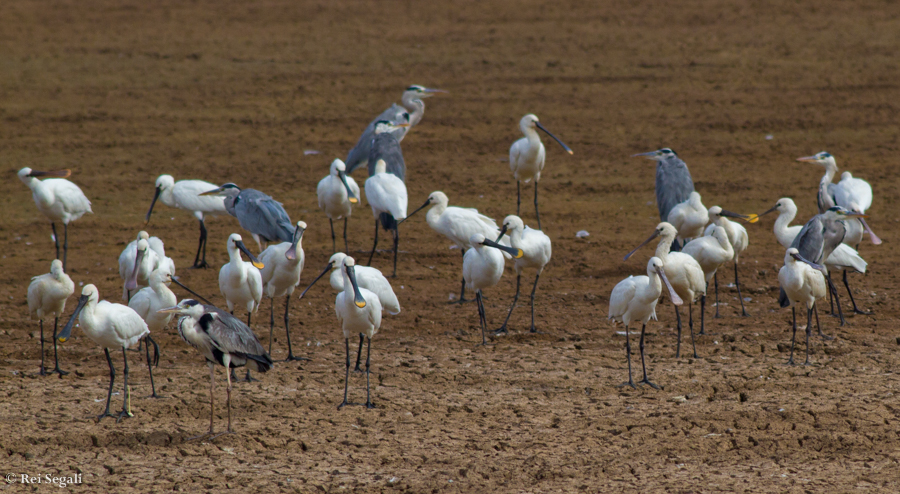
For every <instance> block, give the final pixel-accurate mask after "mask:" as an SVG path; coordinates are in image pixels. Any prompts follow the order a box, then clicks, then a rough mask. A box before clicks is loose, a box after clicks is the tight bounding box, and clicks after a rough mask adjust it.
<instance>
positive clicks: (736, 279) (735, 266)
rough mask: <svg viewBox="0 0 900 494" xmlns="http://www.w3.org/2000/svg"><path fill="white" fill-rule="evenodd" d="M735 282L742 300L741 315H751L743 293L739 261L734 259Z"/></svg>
mask: <svg viewBox="0 0 900 494" xmlns="http://www.w3.org/2000/svg"><path fill="white" fill-rule="evenodd" d="M734 284H735V285H737V290H738V300H740V301H741V317H750V314H748V313H747V309H745V308H744V297H743V296H742V295H741V280H740V279H738V269H737V261H734ZM717 310H718V309H717Z"/></svg>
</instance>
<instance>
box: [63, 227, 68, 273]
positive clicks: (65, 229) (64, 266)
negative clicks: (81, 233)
mask: <svg viewBox="0 0 900 494" xmlns="http://www.w3.org/2000/svg"><path fill="white" fill-rule="evenodd" d="M63 233H65V236H66V239H65V240H64V243H63V271H66V272H68V270H67V269H66V258H67V257H69V224H68V223H63Z"/></svg>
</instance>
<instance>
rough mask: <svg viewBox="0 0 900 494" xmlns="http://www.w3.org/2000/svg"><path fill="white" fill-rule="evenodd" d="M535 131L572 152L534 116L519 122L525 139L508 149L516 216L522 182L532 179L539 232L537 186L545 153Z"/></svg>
mask: <svg viewBox="0 0 900 494" xmlns="http://www.w3.org/2000/svg"><path fill="white" fill-rule="evenodd" d="M536 129H541V130H543V131H544V132H545V133H547V135H549V136H550V137H552V138H553V139H554V140H555V141H556V142H558V143H559V145H560V146H562V147H563V149H565V150H566V152H567V153H569V154H572V150H571V149H569V146H566V145H565V144H564V143H563V142H562V141H561V140H559V139H558V138H557V137H556V136H555V135H553V134H551V133H550V131H548V130H547V129H545V128H544V127H543V126H542V125H541V124H540V122H539V121H538V117H537V116H536V115H534V114H531V113H529V114H528V115H525V116H524V117H522V118H521V119H520V120H519V130H521V131H522V133H523V134H525V137H522V138H520V139H518V140H516V141H515V142H513V144H512V146H510V148H509V169H510V170H511V171H512V172H513V176H514V177H515V179H516V216H520V215H521V210H520V209H521V208H520V206H521V203H522V182H525V183H528V182H529V181H531V180H532V179H534V213H535V215H536V216H537V222H538V229H539V230H540V229H541V214H540V212H539V211H538V194H537V186H538V182H539V181H540V180H541V172H542V171H543V170H544V163H545V161H546V156H547V151H546V149H545V148H544V143H542V142H541V138H540V136H538V133H537V130H536Z"/></svg>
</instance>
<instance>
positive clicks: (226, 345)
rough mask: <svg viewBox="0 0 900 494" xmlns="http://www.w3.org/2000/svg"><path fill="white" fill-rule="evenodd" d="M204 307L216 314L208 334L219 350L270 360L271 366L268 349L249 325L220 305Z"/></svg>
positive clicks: (260, 359)
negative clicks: (219, 306)
mask: <svg viewBox="0 0 900 494" xmlns="http://www.w3.org/2000/svg"><path fill="white" fill-rule="evenodd" d="M203 308H204V309H205V312H209V313H214V314H215V315H216V318H215V322H214V323H213V324H211V325H210V326H209V328H208V329H207V330H206V334H207V335H209V338H210V339H211V340H212V341H213V343H214V344H215V345H216V347H217V348H218V349H219V350H221V351H223V352H228V353H235V354H243V355H244V356H246V357H248V358H252V359H253V360H255V361H257V362H261V363H265V362H268V364H269V366H271V363H272V359H271V357H269V354H267V353H266V349H265V348H263V346H262V343H260V342H259V338H257V337H256V334H254V333H253V330H251V329H250V327H249V326H247V325H246V324H244V322H243V321H241V320H240V319H238V318H236V317H234V316H232V315H231V314H229V313H228V312H225V311H224V310H222V309H220V308H218V307H215V306H212V305H204V306H203ZM263 372H264V371H263Z"/></svg>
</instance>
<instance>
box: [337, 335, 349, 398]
mask: <svg viewBox="0 0 900 494" xmlns="http://www.w3.org/2000/svg"><path fill="white" fill-rule="evenodd" d="M344 352H345V353H346V354H347V366H346V372H345V373H344V401H342V402H341V404H340V405H338V410H340V409H341V408H344V406H345V405H348V404H349V403H347V384H348V383H349V382H350V338H344Z"/></svg>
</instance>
